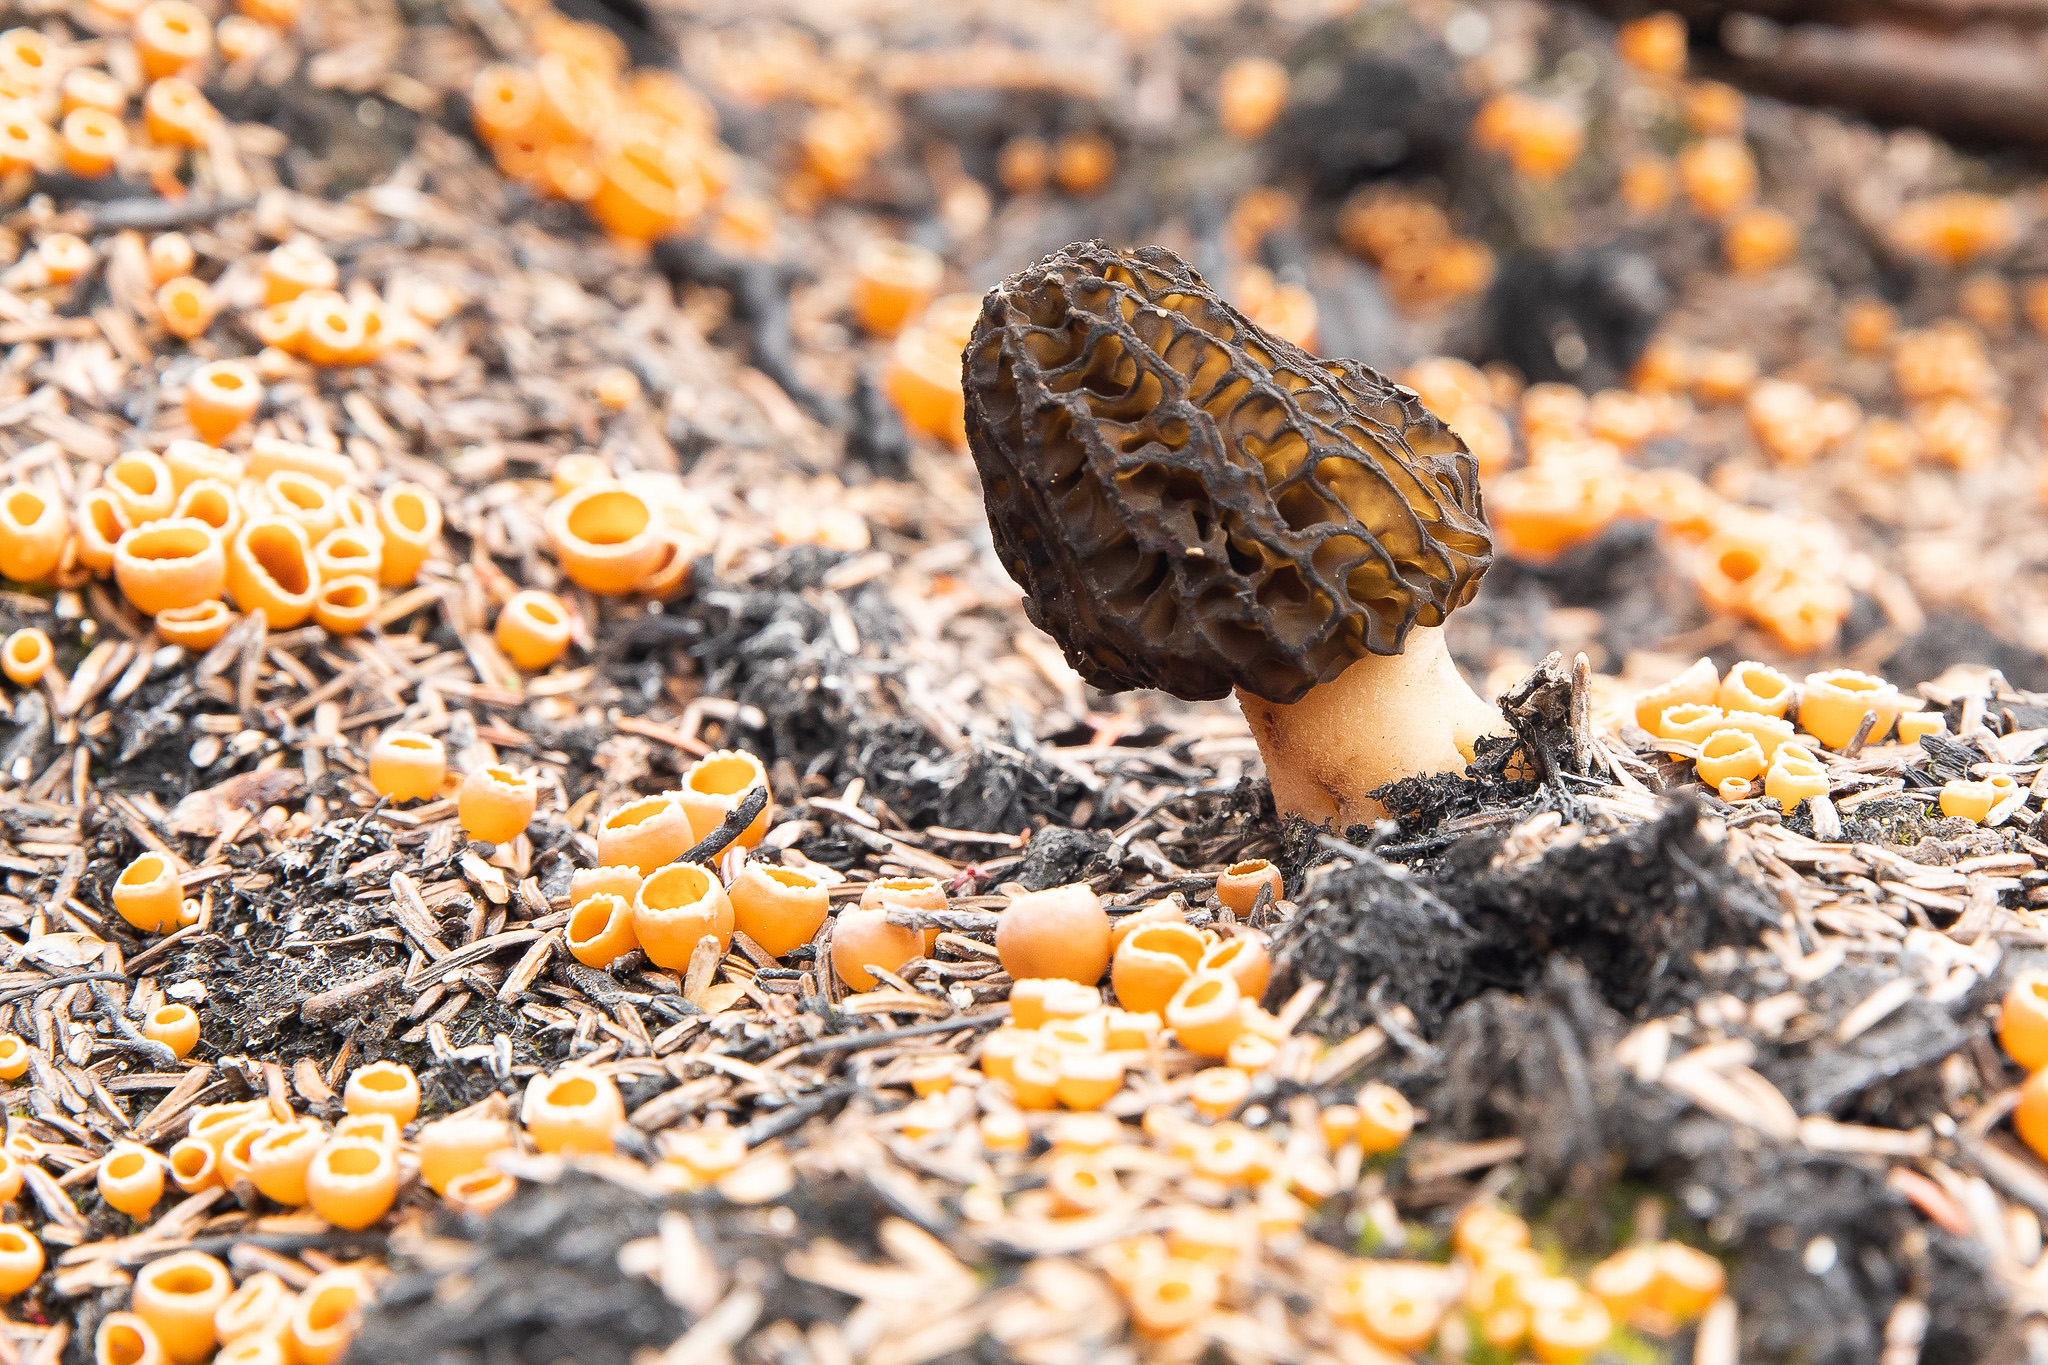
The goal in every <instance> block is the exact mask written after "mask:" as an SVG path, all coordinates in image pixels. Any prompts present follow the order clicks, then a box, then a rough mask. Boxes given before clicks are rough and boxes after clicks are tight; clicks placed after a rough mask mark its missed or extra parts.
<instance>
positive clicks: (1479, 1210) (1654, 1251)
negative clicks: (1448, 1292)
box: [1365, 1204, 1728, 1362]
mask: <svg viewBox="0 0 2048 1365" xmlns="http://www.w3.org/2000/svg"><path fill="white" fill-rule="evenodd" d="M1451 1237H1452V1245H1453V1248H1454V1250H1455V1252H1456V1260H1457V1262H1458V1263H1459V1265H1460V1268H1461V1269H1462V1270H1463V1271H1464V1274H1463V1276H1462V1277H1461V1282H1462V1289H1461V1290H1460V1291H1459V1292H1458V1294H1457V1298H1456V1299H1453V1300H1438V1301H1436V1302H1439V1303H1441V1305H1442V1306H1441V1307H1439V1308H1438V1317H1439V1318H1441V1315H1442V1312H1443V1310H1444V1309H1445V1308H1448V1307H1450V1306H1452V1305H1453V1304H1454V1303H1461V1304H1462V1306H1463V1307H1464V1308H1465V1309H1466V1310H1467V1311H1468V1312H1469V1313H1470V1314H1471V1322H1472V1325H1473V1328H1474V1333H1475V1335H1476V1336H1477V1337H1478V1338H1479V1340H1480V1341H1481V1342H1483V1343H1484V1344H1485V1345H1486V1346H1487V1347H1488V1348H1490V1349H1492V1350H1494V1351H1499V1352H1506V1353H1509V1354H1511V1355H1513V1354H1518V1353H1520V1352H1521V1351H1523V1350H1525V1349H1526V1350H1528V1351H1529V1352H1531V1353H1532V1354H1534V1356H1535V1358H1536V1359H1538V1360H1541V1361H1545V1362H1572V1361H1579V1360H1584V1359H1586V1358H1587V1357H1588V1356H1590V1355H1592V1354H1593V1352H1595V1351H1597V1350H1599V1349H1600V1348H1601V1347H1602V1346H1604V1345H1605V1344H1606V1343H1607V1341H1608V1339H1609V1338H1610V1337H1611V1336H1612V1335H1613V1333H1614V1330H1615V1328H1616V1327H1618V1326H1621V1325H1626V1326H1628V1327H1630V1328H1632V1329H1634V1330H1636V1331H1638V1332H1647V1333H1650V1334H1652V1335H1655V1336H1660V1337H1664V1336H1670V1335H1671V1334H1673V1333H1675V1332H1677V1331H1678V1330H1680V1329H1681V1328H1683V1327H1685V1326H1686V1325H1687V1324H1689V1323H1692V1322H1695V1321H1697V1320H1698V1318H1699V1317H1700V1315H1701V1314H1702V1313H1704V1312H1706V1310H1707V1309H1708V1308H1710V1307H1711V1306H1712V1305H1713V1304H1714V1302H1715V1301H1716V1300H1718V1299H1719V1298H1720V1297H1721V1296H1722V1294H1723V1293H1725V1292H1726V1290H1727V1283H1728V1277H1727V1272H1726V1271H1725V1270H1724V1269H1723V1268H1722V1266H1721V1263H1720V1262H1719V1261H1717V1260H1715V1259H1714V1258H1713V1257H1712V1256H1709V1255H1708V1254H1707V1253H1705V1252H1703V1251H1699V1250H1696V1249H1694V1248H1692V1247H1689V1246H1686V1245H1685V1244H1684V1243H1682V1242H1673V1241H1666V1242H1656V1243H1644V1244H1640V1245H1636V1246H1630V1247H1626V1248H1624V1249H1622V1250H1621V1251H1618V1252H1616V1253H1615V1254H1614V1255H1612V1256H1609V1257H1608V1258H1607V1259H1606V1260H1603V1261H1601V1262H1599V1263H1598V1264H1596V1265H1594V1266H1593V1267H1591V1268H1590V1269H1589V1270H1587V1272H1586V1274H1585V1277H1584V1280H1583V1282H1582V1281H1580V1280H1576V1279H1573V1278H1572V1277H1570V1276H1568V1275H1559V1274H1556V1273H1555V1272H1554V1271H1552V1270H1551V1269H1550V1267H1549V1264H1548V1263H1547V1262H1546V1261H1545V1260H1544V1258H1543V1256H1542V1255H1541V1254H1539V1253H1538V1252H1536V1251H1535V1250H1534V1249H1532V1248H1531V1246H1530V1244H1529V1226H1528V1224H1527V1223H1525V1222H1523V1221H1522V1220H1521V1219H1520V1218H1517V1217H1516V1216H1514V1215H1513V1214H1511V1213H1508V1212H1506V1211H1505V1210H1503V1209H1500V1208H1497V1207H1494V1206H1492V1205H1485V1204H1480V1205H1474V1206H1473V1207H1471V1208H1468V1209H1466V1210H1465V1211H1464V1212H1463V1213H1462V1214H1460V1215H1459V1217H1458V1221H1457V1223H1456V1224H1455V1226H1454V1227H1453V1229H1452V1234H1451ZM1428 1268H1430V1269H1435V1270H1438V1271H1439V1272H1440V1273H1441V1271H1442V1267H1428ZM1365 1273H1367V1274H1370V1265H1369V1263H1368V1266H1367V1269H1366V1272H1365ZM1407 1320H1408V1318H1407V1315H1397V1316H1394V1317H1393V1321H1394V1322H1396V1323H1405V1322H1406V1321H1407ZM1417 1326H1418V1328H1419V1324H1418V1325H1417ZM1429 1335H1430V1336H1433V1335H1434V1331H1433V1330H1432V1332H1431V1333H1430V1334H1429ZM1404 1339H1416V1333H1415V1332H1413V1331H1411V1332H1409V1333H1406V1334H1404ZM1428 1340H1429V1336H1422V1337H1420V1338H1419V1342H1418V1345H1417V1346H1411V1347H1407V1348H1405V1349H1411V1350H1412V1349H1419V1345H1421V1344H1427V1342H1428Z"/></svg>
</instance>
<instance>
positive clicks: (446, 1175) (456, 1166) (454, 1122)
mask: <svg viewBox="0 0 2048 1365" xmlns="http://www.w3.org/2000/svg"><path fill="white" fill-rule="evenodd" d="M511 1147H512V1125H511V1124H509V1123H506V1122H505V1121H504V1120H502V1119H495V1118H488V1117H484V1116H482V1115H475V1114H472V1115H459V1114H458V1115H455V1116H453V1117H451V1118H445V1119H438V1120H436V1121H435V1122H433V1123H430V1124H428V1125H426V1127H424V1128H422V1129H421V1130H420V1135H419V1157H420V1179H422V1180H424V1181H426V1183H427V1187H428V1188H429V1189H431V1190H433V1191H434V1192H435V1193H436V1194H440V1193H442V1192H443V1191H445V1190H446V1189H447V1188H448V1182H449V1181H451V1180H453V1179H455V1178H456V1177H457V1176H462V1175H468V1174H470V1173H471V1172H473V1171H481V1170H483V1169H484V1168H485V1167H486V1166H487V1165H488V1164H489V1162H490V1159H491V1156H492V1154H493V1153H496V1152H503V1151H508V1150H510V1149H511Z"/></svg>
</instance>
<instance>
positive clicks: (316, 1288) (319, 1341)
mask: <svg viewBox="0 0 2048 1365" xmlns="http://www.w3.org/2000/svg"><path fill="white" fill-rule="evenodd" d="M244 2H245V3H246V2H247V0H244ZM349 1164H355V1163H353V1162H351V1163H349ZM315 1208H316V1210H317V1208H318V1206H317V1205H315ZM328 1221H329V1222H333V1221H334V1220H333V1219H331V1218H330V1219H329V1220H328ZM343 1226H345V1225H343ZM369 1297H370V1285H369V1282H368V1281H367V1280H365V1279H364V1278H363V1273H362V1272H361V1271H360V1270H356V1269H353V1268H348V1267H344V1268H343V1269H340V1270H329V1271H325V1272H323V1273H322V1274H319V1275H315V1276H314V1277H313V1282H312V1283H311V1284H308V1285H307V1286H306V1287H305V1288H304V1289H302V1290H300V1291H299V1296H298V1298H297V1299H296V1300H295V1301H294V1302H293V1304H292V1312H291V1317H290V1319H289V1320H288V1322H287V1324H286V1327H285V1345H286V1347H287V1351H286V1354H287V1355H288V1356H289V1357H290V1358H291V1361H292V1365H333V1362H334V1361H337V1360H339V1359H340V1358H341V1355H342V1353H343V1352H344V1351H346V1350H347V1349H348V1344H349V1342H350V1341H351V1340H352V1339H353V1338H354V1336H355V1333H356V1325H357V1323H358V1322H359V1321H360V1320H361V1317H362V1305H363V1303H364V1302H365V1301H366V1300H368V1299H369Z"/></svg>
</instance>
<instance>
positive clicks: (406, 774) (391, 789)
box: [369, 730, 448, 801]
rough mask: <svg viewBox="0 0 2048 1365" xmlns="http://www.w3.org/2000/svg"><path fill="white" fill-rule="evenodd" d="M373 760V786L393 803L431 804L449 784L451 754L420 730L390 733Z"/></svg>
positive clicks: (381, 739) (373, 753)
mask: <svg viewBox="0 0 2048 1365" xmlns="http://www.w3.org/2000/svg"><path fill="white" fill-rule="evenodd" d="M369 759H370V785H371V786H372V787H375V788H376V789H377V792H378V794H379V795H380V796H388V797H390V798H391V799H392V800H393V801H430V800H432V799H433V798H434V797H436V796H438V795H440V794H441V784H442V783H444V782H446V781H447V780H448V751H447V750H446V749H445V748H443V747H442V745H441V741H440V740H438V739H435V738H434V737H433V736H432V735H423V734H421V733H419V732H418V731H417V730H386V731H385V732H384V733H383V734H382V735H380V736H379V737H378V739H377V742H376V743H375V744H373V745H371V746H370V753H369Z"/></svg>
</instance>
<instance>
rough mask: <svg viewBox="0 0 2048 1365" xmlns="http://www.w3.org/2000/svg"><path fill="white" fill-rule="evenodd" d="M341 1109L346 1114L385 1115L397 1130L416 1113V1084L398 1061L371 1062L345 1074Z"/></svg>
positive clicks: (417, 1083)
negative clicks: (396, 1123)
mask: <svg viewBox="0 0 2048 1365" xmlns="http://www.w3.org/2000/svg"><path fill="white" fill-rule="evenodd" d="M341 1106H342V1108H343V1109H345V1110H347V1111H348V1112H349V1113H350V1114H389V1115H390V1116H391V1117H392V1118H394V1119H396V1120H397V1121H398V1123H399V1125H400V1126H401V1127H403V1126H404V1125H406V1124H408V1123H411V1122H412V1121H413V1120H414V1119H415V1118H417V1117H418V1116H419V1112H420V1082H419V1077H417V1076H415V1075H414V1074H413V1070H412V1068H411V1067H409V1066H406V1065H405V1064H404V1063H402V1062H371V1063H370V1064H368V1065H367V1066H359V1067H357V1068H356V1069H355V1070H354V1071H353V1072H351V1073H349V1078H348V1084H347V1085H345V1086H343V1087H342V1092H341Z"/></svg>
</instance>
